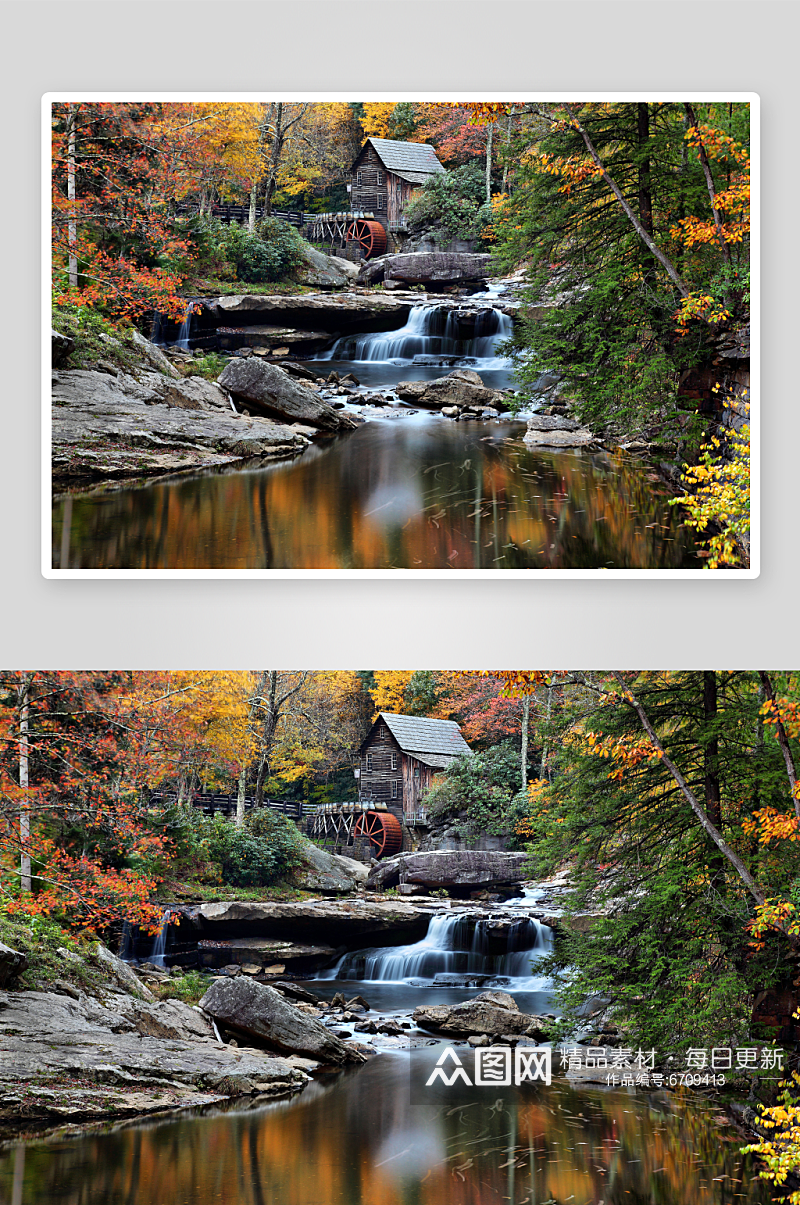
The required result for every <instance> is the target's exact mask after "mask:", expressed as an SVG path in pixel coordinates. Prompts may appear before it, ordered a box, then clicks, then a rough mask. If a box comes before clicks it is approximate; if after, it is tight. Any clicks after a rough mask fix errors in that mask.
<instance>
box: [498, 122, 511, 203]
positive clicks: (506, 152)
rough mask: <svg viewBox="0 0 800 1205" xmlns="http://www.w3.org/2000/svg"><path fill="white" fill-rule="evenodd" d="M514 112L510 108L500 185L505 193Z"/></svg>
mask: <svg viewBox="0 0 800 1205" xmlns="http://www.w3.org/2000/svg"><path fill="white" fill-rule="evenodd" d="M513 114H514V110H513V109H510V110H509V114H508V117H507V118H506V141H505V147H504V148H503V182H502V184H501V185H500V191H501V193H503V194H504V195H505V192H506V188H507V187H508V157H509V150H510V147H511V118H512V116H513Z"/></svg>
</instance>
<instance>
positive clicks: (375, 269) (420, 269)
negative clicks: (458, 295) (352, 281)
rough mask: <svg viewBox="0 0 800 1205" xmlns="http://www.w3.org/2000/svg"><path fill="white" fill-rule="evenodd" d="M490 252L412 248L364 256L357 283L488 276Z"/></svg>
mask: <svg viewBox="0 0 800 1205" xmlns="http://www.w3.org/2000/svg"><path fill="white" fill-rule="evenodd" d="M491 258H492V257H491V256H490V255H484V254H478V253H475V252H473V253H468V252H463V251H462V252H459V251H415V252H411V253H410V254H402V253H401V254H399V255H382V256H380V257H379V258H378V259H374V260H366V261H365V262H364V264H363V265H362V269H361V272H360V274H359V277H358V279H359V283H363V284H374V283H375V282H376V281H377V280H380V279H383V280H386V281H393V280H394V281H402V282H403V283H405V284H438V285H452V284H463V283H466V282H467V281H474V282H476V283H477V282H478V281H484V280H488V278H489V275H490V263H491Z"/></svg>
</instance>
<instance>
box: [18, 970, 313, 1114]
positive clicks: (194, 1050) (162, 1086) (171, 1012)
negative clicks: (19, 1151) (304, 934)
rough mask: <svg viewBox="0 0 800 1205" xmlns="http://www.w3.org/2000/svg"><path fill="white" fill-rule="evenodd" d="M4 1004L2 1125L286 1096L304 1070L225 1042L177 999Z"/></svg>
mask: <svg viewBox="0 0 800 1205" xmlns="http://www.w3.org/2000/svg"><path fill="white" fill-rule="evenodd" d="M75 996H77V998H75ZM0 1004H1V1005H2V1007H1V1008H0V1129H2V1127H4V1126H5V1127H10V1126H12V1125H13V1126H14V1128H15V1130H16V1131H18V1129H19V1126H20V1125H25V1124H34V1123H42V1122H46V1123H49V1124H57V1123H58V1122H59V1121H61V1122H63V1121H65V1120H67V1121H81V1120H89V1121H91V1120H92V1119H94V1118H102V1119H104V1120H107V1119H108V1118H109V1117H110V1116H121V1117H123V1116H135V1115H139V1114H143V1113H152V1112H159V1111H162V1110H167V1109H177V1108H186V1107H189V1106H198V1105H202V1104H208V1103H212V1102H214V1101H219V1100H224V1099H228V1098H230V1097H236V1096H253V1095H258V1094H266V1095H269V1096H285V1095H289V1094H291V1093H294V1092H297V1091H298V1090H299V1089H301V1088H302V1087H303V1086H304V1085H305V1084H306V1083H307V1082H308V1079H309V1077H308V1074H307V1073H306V1071H304V1070H302V1069H301V1067H299V1066H298V1065H296V1063H294V1062H293V1061H292V1060H291V1059H287V1058H283V1057H277V1056H273V1055H271V1054H270V1053H269V1052H267V1051H263V1050H257V1049H246V1050H239V1049H236V1048H234V1047H231V1046H223V1045H221V1044H220V1043H219V1042H218V1041H217V1039H216V1037H215V1035H214V1033H213V1030H212V1027H211V1023H210V1021H209V1020H208V1018H207V1017H205V1016H204V1015H203V1013H202V1012H201V1011H199V1010H198V1009H196V1008H193V1007H191V1006H190V1005H188V1004H185V1003H184V1002H183V1001H181V1000H169V1001H165V1002H160V1003H158V1002H154V1003H150V1002H148V1001H140V1000H136V999H134V998H133V997H131V996H130V995H127V994H124V993H121V992H120V993H114V992H111V993H108V994H107V995H106V996H105V997H104V998H103V1000H102V1001H99V1000H96V999H94V998H93V997H90V996H87V995H86V994H85V993H83V992H75V993H74V995H72V994H70V995H67V994H60V993H57V992H51V991H47V992H43V991H34V992H30V991H26V992H7V993H3V998H2V1001H0Z"/></svg>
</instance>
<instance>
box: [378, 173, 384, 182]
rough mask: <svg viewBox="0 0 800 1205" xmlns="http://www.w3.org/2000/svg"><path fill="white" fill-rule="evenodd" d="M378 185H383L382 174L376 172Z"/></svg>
mask: <svg viewBox="0 0 800 1205" xmlns="http://www.w3.org/2000/svg"><path fill="white" fill-rule="evenodd" d="M378 183H379V184H383V172H378Z"/></svg>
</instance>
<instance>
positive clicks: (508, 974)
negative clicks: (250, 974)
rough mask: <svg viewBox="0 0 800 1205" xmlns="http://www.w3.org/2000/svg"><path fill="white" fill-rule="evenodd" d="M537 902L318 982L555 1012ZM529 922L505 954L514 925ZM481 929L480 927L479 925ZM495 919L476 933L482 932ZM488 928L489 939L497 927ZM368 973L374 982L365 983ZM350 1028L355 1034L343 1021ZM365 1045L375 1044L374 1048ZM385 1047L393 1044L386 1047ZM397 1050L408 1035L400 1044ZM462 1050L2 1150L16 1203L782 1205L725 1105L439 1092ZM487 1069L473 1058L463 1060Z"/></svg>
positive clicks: (389, 1009)
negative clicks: (276, 1094) (542, 966)
mask: <svg viewBox="0 0 800 1205" xmlns="http://www.w3.org/2000/svg"><path fill="white" fill-rule="evenodd" d="M536 900H537V896H536V893H535V892H531V891H527V892H526V893H525V898H524V899H522V900H513V901H509V903H508V904H507V905H506V906H500V907H499V908H496V909H493V910H492V916H491V918H490V919H491V922H492V924H494V947H493V948H494V949H495V952H494V953H491V952H487V951H488V950H489V949H490V947H491V946H492V936H491V925H489V923H488V922H482V921H481V920H480V914H479V913H476V912H475V911H474V910H472V911H470V910H465V909H458V910H456V911H455V912H454V913H453V914H448V913H442V914H440V915H437V916H434V917H433V918H432V920H431V923H430V926H429V929H428V933H427V935H426V937H424V938H423V939H422V940H421V941H419V942H415V943H413V945H409V946H404V947H387V948H383V949H376V950H372V951H361V952H359V953H358V954H350V955H345V957H344V958H343V959H341V960H340V961H339V963H338V964H337V965H336V966H335V967H333V968H332V969H331V970H329V971H325V972H321V973H320V975H319V976H318V977H317V978H315V979H312V980H309V981H306V982H307V985H308V986H309V987H310V988H311V989H312V990H313V991H314V992H315V993H317V994H318V995H320V996H327V997H330V996H331V995H332V994H333V992H334V991H338V990H344V991H345V992H346V993H347V995H348V996H350V995H352V994H355V993H356V992H361V993H363V994H365V995H366V998H367V1000H368V1001H369V1003H370V1004H371V1006H372V1008H373V1009H377V1010H379V1011H380V1012H381V1013H383V1014H384V1015H385V1014H387V1013H388V1014H389V1015H391V1014H392V1013H393V1012H394V1013H395V1014H396V1015H398V1016H399V1015H402V1014H407V1013H408V1011H409V1009H412V1008H414V1007H417V1006H418V1005H420V1004H431V1003H447V1002H455V1001H457V1000H462V999H465V998H468V997H472V996H473V995H474V994H475V988H474V987H471V988H469V987H467V986H465V984H466V983H467V982H474V980H475V978H476V977H478V978H479V979H480V978H483V982H481V984H480V986H481V988H482V989H484V990H485V988H486V987H487V986H490V985H494V986H496V987H498V988H502V989H503V990H506V991H511V992H512V993H513V994H514V997H515V999H516V1000H517V1002H518V1004H519V1005H520V1007H521V1008H523V1009H524V1010H528V1011H542V1010H544V1009H546V1008H548V1007H549V1006H550V1004H551V999H550V994H549V991H548V988H549V984H548V981H547V980H546V979H544V978H543V977H542V976H537V975H536V963H537V961H538V960H540V959H541V958H542V957H543V956H544V955H545V954H546V952H547V949H548V948H549V944H550V930H549V929H547V927H546V926H544V925H542V924H541V923H540V922H538V921H537V920H535V918H533V917H530V916H527V915H526V911H529V910H530V909H531V908H533V907H535V905H536ZM504 913H506V914H507V915H508V916H509V917H510V918H511V923H510V925H508V926H507V933H508V937H507V941H506V948H505V951H504V952H503V951H502V950H499V951H498V950H497V938H496V934H497V927H496V921H497V919H498V915H499V917H500V919H501V920H502V918H503V914H504ZM470 917H471V918H472V919H471V921H470V922H469V923H467V919H468V918H470ZM476 918H477V921H478V923H477V924H476V923H475V921H476ZM482 925H483V928H482V927H481V926H482ZM356 976H358V978H356ZM337 1028H338V1026H337ZM357 1036H358V1035H357ZM376 1041H377V1039H376ZM394 1041H395V1042H397V1041H399V1039H394ZM445 1048H446V1046H445V1043H444V1042H443V1041H438V1040H436V1039H434V1038H431V1037H430V1035H428V1037H427V1039H425V1038H424V1039H423V1045H421V1046H420V1047H419V1048H416V1049H411V1050H408V1049H392V1050H384V1051H382V1052H381V1053H379V1054H378V1055H376V1056H375V1057H374V1058H372V1059H371V1060H370V1061H369V1062H367V1063H366V1064H364V1065H363V1066H361V1067H357V1068H355V1069H352V1070H347V1071H340V1072H333V1073H330V1074H327V1075H324V1076H321V1077H319V1078H317V1079H316V1080H314V1081H313V1082H312V1083H311V1084H309V1085H308V1086H307V1087H306V1088H305V1089H304V1090H303V1091H302V1092H301V1093H300V1094H299V1095H298V1096H296V1097H294V1098H292V1099H289V1100H281V1101H274V1102H270V1103H263V1102H258V1101H256V1102H255V1103H253V1102H244V1103H242V1102H237V1103H234V1104H232V1105H230V1106H227V1107H219V1106H214V1107H209V1108H207V1109H204V1110H197V1111H192V1112H183V1113H179V1114H174V1115H170V1116H162V1117H158V1118H153V1119H151V1120H148V1121H139V1122H126V1123H122V1124H119V1123H117V1124H111V1125H109V1126H108V1127H102V1126H100V1127H96V1128H94V1129H93V1130H90V1131H85V1132H82V1133H81V1132H78V1133H74V1132H73V1133H70V1132H69V1131H68V1130H62V1131H60V1132H58V1133H56V1134H53V1135H51V1136H49V1137H46V1138H43V1139H38V1140H32V1141H29V1142H26V1143H18V1144H9V1145H7V1146H6V1147H4V1148H3V1149H0V1200H3V1201H4V1202H8V1203H10V1205H45V1203H47V1205H56V1203H63V1205H490V1203H494V1202H496V1203H497V1205H504V1203H505V1202H511V1205H568V1203H569V1202H576V1203H578V1205H625V1202H626V1198H630V1202H631V1205H734V1203H735V1202H745V1203H749V1205H766V1202H768V1201H770V1200H771V1199H772V1197H771V1192H770V1191H769V1190H768V1188H767V1186H766V1185H765V1184H764V1182H763V1181H760V1180H759V1179H758V1178H757V1169H756V1168H755V1167H754V1165H753V1162H752V1159H751V1157H750V1156H743V1155H741V1154H739V1147H740V1146H741V1145H743V1141H742V1139H741V1138H740V1137H739V1135H738V1134H737V1133H736V1132H735V1131H734V1130H733V1129H732V1127H731V1126H730V1124H729V1122H728V1120H727V1118H726V1117H725V1115H724V1113H721V1112H720V1110H719V1108H718V1107H717V1106H715V1105H714V1104H713V1103H712V1101H710V1100H709V1099H708V1098H706V1097H704V1096H702V1095H699V1094H692V1093H688V1094H682V1093H678V1092H665V1091H661V1090H646V1089H642V1088H636V1089H634V1088H625V1089H620V1088H607V1087H605V1086H602V1085H598V1084H589V1083H584V1084H581V1083H576V1082H571V1081H570V1080H568V1079H567V1078H566V1077H565V1076H564V1073H563V1072H562V1071H560V1070H559V1060H558V1058H557V1057H556V1058H554V1060H553V1080H552V1083H551V1084H549V1085H547V1086H545V1085H543V1084H541V1083H530V1082H529V1083H523V1084H520V1085H519V1086H512V1087H500V1086H496V1085H492V1086H490V1087H487V1088H478V1087H474V1086H469V1087H467V1086H465V1085H463V1084H461V1083H458V1082H457V1083H454V1084H452V1085H450V1086H446V1087H445V1086H442V1085H441V1084H436V1085H435V1086H434V1087H433V1088H430V1087H428V1080H429V1078H430V1074H431V1070H432V1068H433V1067H434V1066H435V1065H436V1060H437V1058H438V1057H440V1055H441V1054H443V1053H444V1051H445ZM458 1049H459V1051H460V1052H461V1054H462V1056H463V1058H464V1060H465V1063H466V1064H467V1065H469V1054H468V1053H466V1048H465V1047H463V1046H459V1047H458Z"/></svg>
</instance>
